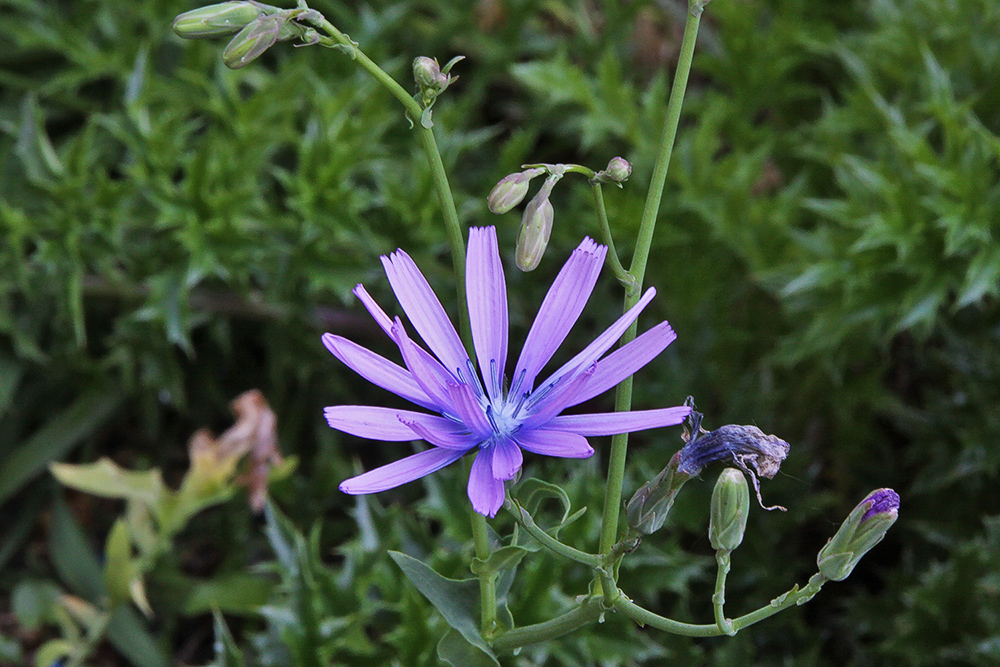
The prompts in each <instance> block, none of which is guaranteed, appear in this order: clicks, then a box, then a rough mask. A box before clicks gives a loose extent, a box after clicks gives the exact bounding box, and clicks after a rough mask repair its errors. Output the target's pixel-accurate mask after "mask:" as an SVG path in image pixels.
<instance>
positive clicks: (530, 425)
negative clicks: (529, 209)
mask: <svg viewBox="0 0 1000 667" xmlns="http://www.w3.org/2000/svg"><path fill="white" fill-rule="evenodd" d="M606 250H607V249H606V248H605V247H604V246H601V245H598V244H597V243H594V241H592V240H591V239H589V238H588V239H584V241H583V242H582V243H581V244H580V246H579V247H578V248H577V249H576V250H575V251H574V252H573V254H572V255H571V256H570V258H569V260H568V261H567V262H566V264H565V265H564V266H563V268H562V271H560V273H559V275H558V276H557V277H556V279H555V282H554V283H553V284H552V287H551V288H550V289H549V292H548V294H547V295H546V297H545V299H544V301H543V302H542V305H541V307H540V308H539V311H538V314H537V316H536V317H535V321H534V323H533V324H532V326H531V329H530V330H529V332H528V336H527V339H526V340H525V343H524V348H523V349H522V350H521V354H520V355H519V357H518V359H517V363H516V364H515V365H514V370H513V373H512V374H510V376H509V377H510V378H511V380H510V384H509V386H508V384H507V377H508V375H507V336H508V332H507V288H506V285H505V282H504V273H503V267H502V265H501V263H500V254H499V250H498V248H497V239H496V231H495V230H494V229H493V228H492V227H485V228H473V229H471V230H470V233H469V247H468V258H467V266H468V269H467V271H466V292H467V295H468V305H469V317H470V324H471V329H472V339H473V343H474V347H475V357H476V361H477V365H478V369H477V365H474V364H473V362H472V360H470V359H469V356H468V354H467V353H466V350H465V348H464V347H463V345H462V342H461V340H460V338H459V336H458V334H457V333H456V332H455V328H454V327H453V325H452V323H451V321H450V320H449V319H448V316H447V314H446V313H445V310H444V308H443V307H442V306H441V303H440V301H438V299H437V297H436V296H435V295H434V292H433V291H432V290H431V287H430V285H429V284H428V283H427V280H426V279H425V278H424V276H423V275H422V274H421V273H420V270H419V269H418V268H417V266H416V264H415V263H414V262H413V260H412V259H410V257H409V255H407V254H406V253H405V252H403V251H402V250H397V251H396V252H394V253H392V254H391V255H389V256H388V257H383V258H382V264H383V266H384V267H385V271H386V275H387V276H388V278H389V284H390V285H391V286H392V289H393V292H395V294H396V298H397V299H398V300H399V303H400V305H401V306H402V308H403V311H404V312H405V313H406V315H407V316H408V317H409V319H410V322H411V324H412V325H413V327H414V329H416V331H417V333H419V334H420V337H421V338H422V339H423V341H424V342H425V343H426V345H427V347H428V348H430V351H429V352H428V351H427V350H425V349H424V348H423V347H422V346H421V345H419V344H418V343H417V342H415V341H414V340H413V339H411V338H410V336H409V334H408V333H407V331H406V328H405V327H404V326H403V322H402V321H401V320H400V319H399V318H398V317H397V318H395V319H392V318H390V317H389V316H388V315H387V314H386V313H385V312H384V311H383V310H382V309H381V308H380V307H379V306H378V304H376V303H375V301H374V300H373V299H372V298H371V296H369V295H368V293H367V292H366V291H365V289H364V287H362V286H361V285H358V286H357V287H356V288H355V289H354V293H355V295H357V296H358V298H359V299H361V302H362V303H363V304H364V305H365V307H366V308H367V309H368V312H369V313H371V315H372V317H374V318H375V320H376V322H378V324H379V326H381V327H382V329H383V331H385V333H386V334H387V335H388V336H389V337H390V338H392V340H393V341H394V342H395V343H396V344H397V345H398V346H399V350H400V352H401V354H402V357H403V362H404V364H405V368H404V367H400V366H398V365H397V364H395V363H393V362H391V361H389V360H387V359H385V358H383V357H381V356H379V355H376V354H375V353H373V352H371V351H369V350H367V349H365V348H363V347H361V346H359V345H357V344H355V343H352V342H351V341H349V340H347V339H345V338H343V337H341V336H336V335H333V334H325V335H324V336H323V342H324V344H325V345H326V347H327V348H328V349H329V350H330V352H332V353H333V354H334V355H335V356H336V357H337V358H338V359H340V360H341V361H342V362H344V363H345V364H346V365H347V366H349V367H350V368H351V369H352V370H354V371H355V372H357V373H358V374H359V375H361V376H362V377H364V378H365V379H367V380H368V381H370V382H372V383H374V384H377V385H378V386H380V387H383V388H384V389H388V390H389V391H391V392H393V393H395V394H397V395H399V396H401V397H403V398H405V399H407V400H409V401H410V402H412V403H414V404H416V405H418V406H420V407H422V408H424V409H425V410H427V412H420V411H413V410H397V409H394V408H383V407H374V406H362V405H340V406H334V407H329V408H327V409H326V418H327V421H328V422H329V424H330V426H332V427H333V428H335V429H338V430H340V431H344V432H345V433H351V434H353V435H358V436H361V437H365V438H372V439H375V440H384V441H397V442H406V441H411V440H417V439H423V440H426V441H427V442H428V443H430V444H431V445H432V447H431V448H429V449H426V450H424V451H422V452H419V453H417V454H413V455H411V456H407V457H406V458H403V459H400V460H398V461H395V462H394V463H390V464H388V465H385V466H382V467H381V468H376V469H374V470H370V471H368V472H366V473H364V474H362V475H358V476H357V477H353V478H351V479H348V480H346V481H344V482H343V483H342V484H341V485H340V489H341V490H342V491H344V492H345V493H351V494H361V493H375V492H378V491H384V490H386V489H391V488H394V487H396V486H399V485H401V484H405V483H406V482H409V481H412V480H415V479H418V478H420V477H423V476H424V475H428V474H430V473H432V472H434V471H436V470H440V469H441V468H443V467H445V466H446V465H448V464H450V463H453V462H454V461H457V460H458V459H460V458H461V457H462V456H464V455H465V454H467V453H469V452H472V451H473V450H477V451H476V458H475V461H474V462H473V464H472V472H471V474H470V476H469V485H468V493H469V499H470V500H471V501H472V506H473V508H474V509H475V510H476V511H477V512H479V513H480V514H485V515H489V516H494V515H495V514H496V512H497V510H499V509H500V507H501V506H502V505H503V500H504V482H505V481H506V480H510V479H512V478H514V476H515V475H516V474H517V473H518V471H519V470H520V469H521V464H522V462H523V455H522V450H527V451H529V452H533V453H535V454H543V455H546V456H559V457H568V458H585V457H588V456H590V455H591V454H593V453H594V450H593V448H592V447H591V446H590V443H588V442H587V436H598V435H612V434H615V433H626V432H629V431H637V430H642V429H648V428H656V427H660V426H671V425H674V424H679V423H680V422H681V421H682V420H683V419H684V417H685V416H687V414H688V413H689V412H690V408H689V407H687V406H680V407H672V408H661V409H657V410H641V411H632V412H613V413H599V414H577V415H563V414H561V413H562V411H563V410H565V409H567V408H570V407H572V406H574V405H578V404H580V403H582V402H584V401H586V400H588V399H590V398H593V397H594V396H597V395H598V394H601V393H603V392H604V391H606V390H608V389H610V388H611V387H613V386H615V385H616V384H618V383H619V382H621V381H622V380H624V379H625V378H626V377H628V376H629V375H631V374H632V373H634V372H635V371H637V370H638V369H640V368H642V367H643V366H645V365H646V364H647V363H649V362H650V361H651V360H652V359H653V358H654V357H656V356H657V355H658V354H659V353H660V352H662V351H663V349H664V348H666V346H667V345H669V344H670V342H671V341H673V340H674V338H676V335H675V334H674V332H673V330H672V329H671V328H670V325H669V324H667V323H666V322H661V323H659V324H658V325H656V326H654V327H653V328H651V329H650V330H648V331H646V332H645V333H644V334H642V335H641V336H639V337H638V338H636V339H635V340H634V341H632V342H630V343H629V344H628V345H625V346H623V347H621V348H620V349H618V350H616V351H614V352H612V353H611V354H609V355H608V356H606V357H605V356H604V354H605V353H606V352H607V351H608V350H609V349H610V348H611V347H612V346H613V345H614V343H615V341H617V340H618V338H620V337H621V335H622V334H623V333H624V332H625V330H626V329H627V328H628V327H629V326H630V325H631V324H632V322H633V321H634V320H635V319H636V317H638V315H639V313H640V312H641V311H642V310H643V309H644V308H645V307H646V305H647V304H648V303H649V301H650V300H651V299H652V298H653V296H654V294H655V290H654V289H652V288H650V289H649V290H648V291H647V292H646V294H645V295H643V297H642V299H641V300H640V301H639V303H637V304H636V305H635V306H634V307H633V308H632V309H630V310H629V311H628V312H627V313H625V314H624V315H623V316H622V317H621V318H619V320H618V321H617V322H615V323H614V324H612V325H611V326H610V327H609V328H608V329H607V330H605V331H604V333H602V334H601V335H600V336H598V337H597V338H596V339H595V340H594V341H593V342H592V343H591V344H590V345H588V346H587V347H585V348H584V349H583V350H582V351H581V352H580V353H579V354H577V355H576V356H575V357H573V358H572V359H570V360H569V361H568V362H566V363H565V364H563V365H562V366H561V367H560V368H559V369H558V370H556V371H555V372H554V373H552V374H551V375H549V376H548V377H547V378H545V379H544V380H542V381H540V382H539V381H537V379H538V376H539V374H540V373H541V371H542V369H543V367H544V366H545V365H546V364H547V363H548V362H549V361H550V360H551V358H552V356H553V354H554V353H555V352H556V350H557V349H558V347H559V345H560V344H561V343H562V342H563V340H564V339H565V338H566V336H567V334H568V333H569V330H570V329H571V328H572V326H573V324H574V323H575V322H576V320H577V318H579V316H580V314H581V312H582V311H583V307H584V305H585V304H586V302H587V299H588V298H589V297H590V294H591V292H592V291H593V289H594V285H595V284H596V282H597V276H598V274H599V272H600V269H601V265H602V263H603V262H604V256H605V253H606ZM602 357H603V358H602Z"/></svg>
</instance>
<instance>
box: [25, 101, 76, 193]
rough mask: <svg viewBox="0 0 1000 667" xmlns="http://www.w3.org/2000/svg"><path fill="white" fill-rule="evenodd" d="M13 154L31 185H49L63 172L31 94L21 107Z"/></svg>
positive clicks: (38, 108) (36, 102)
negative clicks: (19, 124)
mask: <svg viewBox="0 0 1000 667" xmlns="http://www.w3.org/2000/svg"><path fill="white" fill-rule="evenodd" d="M14 152H15V153H17V156H18V157H19V158H21V163H22V164H23V165H24V171H25V174H26V175H27V177H28V179H29V180H31V181H33V182H35V183H47V182H50V181H51V180H52V179H53V178H54V177H55V178H58V177H60V176H62V175H63V174H64V173H65V171H66V170H65V168H64V167H63V165H62V163H61V162H60V161H59V156H58V155H56V151H55V148H53V147H52V141H51V140H50V139H49V135H48V134H47V133H46V132H45V119H44V118H43V116H42V110H41V108H40V107H39V106H38V99H37V98H36V97H35V96H34V95H28V96H27V97H25V98H24V102H23V103H22V105H21V128H20V131H19V132H18V134H17V145H16V147H15V148H14Z"/></svg>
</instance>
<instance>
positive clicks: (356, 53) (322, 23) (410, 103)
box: [311, 16, 423, 119]
mask: <svg viewBox="0 0 1000 667" xmlns="http://www.w3.org/2000/svg"><path fill="white" fill-rule="evenodd" d="M311 23H312V25H313V26H315V27H317V28H319V29H321V30H323V31H324V32H326V33H327V34H328V35H330V37H332V38H333V40H334V41H335V42H336V43H337V45H339V46H342V47H344V48H345V49H346V50H347V52H348V53H349V54H351V57H352V58H353V59H354V60H356V61H357V63H358V64H359V65H361V67H362V69H364V70H365V71H366V72H368V73H369V74H371V75H372V76H373V77H375V79H376V80H377V81H378V82H379V83H380V84H382V85H383V86H384V87H385V88H386V90H388V91H389V92H390V93H392V95H393V96H394V97H395V98H396V99H398V100H399V101H400V102H402V103H403V106H404V107H406V110H407V111H408V112H409V114H410V117H411V118H416V119H419V118H420V114H421V113H423V109H421V108H420V104H418V103H417V101H416V100H415V99H413V95H412V94H410V93H408V92H406V89H405V88H403V87H402V86H401V85H399V83H398V82H397V81H396V80H395V79H393V78H392V77H391V76H389V74H388V73H387V72H386V71H385V70H383V69H382V68H381V67H379V66H378V65H376V64H375V62H374V61H373V60H372V59H371V58H369V57H368V56H366V55H365V54H364V52H362V51H361V49H359V48H358V47H357V46H355V44H354V42H352V41H351V39H350V38H349V37H348V36H347V35H345V34H344V33H342V32H340V31H339V30H337V28H336V26H334V25H333V24H332V23H330V22H329V21H327V20H326V18H325V17H322V16H321V17H320V18H319V19H316V20H314V21H311Z"/></svg>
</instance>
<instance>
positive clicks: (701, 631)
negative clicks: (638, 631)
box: [615, 595, 722, 637]
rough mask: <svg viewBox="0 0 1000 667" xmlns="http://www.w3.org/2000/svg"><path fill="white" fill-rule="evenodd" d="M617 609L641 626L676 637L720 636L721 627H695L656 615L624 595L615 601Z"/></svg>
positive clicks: (712, 624) (710, 625) (701, 625)
mask: <svg viewBox="0 0 1000 667" xmlns="http://www.w3.org/2000/svg"><path fill="white" fill-rule="evenodd" d="M615 609H617V610H618V611H620V612H622V613H623V614H625V615H626V616H628V617H629V618H631V619H632V620H633V621H635V622H636V623H638V624H640V625H649V626H652V627H654V628H657V629H658V630H665V631H667V632H671V633H673V634H675V635H684V636H686V637H716V636H718V635H720V634H722V633H721V632H719V626H717V625H716V624H715V623H707V624H700V625H695V624H693V623H682V622H681V621H675V620H674V619H672V618H667V617H665V616H660V615H659V614H654V613H653V612H651V611H649V610H648V609H644V608H642V607H640V606H639V605H637V604H636V603H634V602H632V601H631V600H629V599H628V598H627V597H625V596H624V595H622V596H620V597H619V598H618V599H617V600H615Z"/></svg>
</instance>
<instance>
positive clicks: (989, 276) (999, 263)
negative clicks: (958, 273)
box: [956, 247, 1000, 308]
mask: <svg viewBox="0 0 1000 667" xmlns="http://www.w3.org/2000/svg"><path fill="white" fill-rule="evenodd" d="M998 282H1000V249H998V248H996V247H988V248H983V250H982V251H980V253H979V254H978V255H977V256H976V258H975V259H974V260H972V263H971V264H969V270H968V272H967V273H966V275H965V283H964V284H963V285H962V290H961V292H960V294H959V297H958V303H957V304H956V307H957V308H964V307H965V306H968V305H971V304H973V303H975V302H977V301H979V300H980V299H981V298H983V297H984V296H986V295H987V294H996V293H997V289H998Z"/></svg>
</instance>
